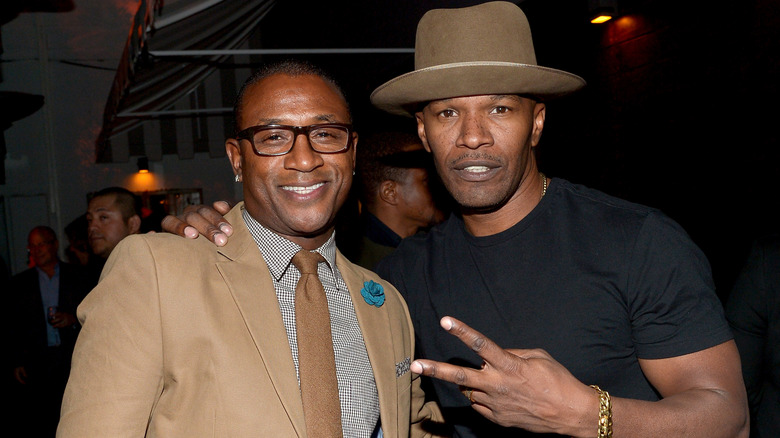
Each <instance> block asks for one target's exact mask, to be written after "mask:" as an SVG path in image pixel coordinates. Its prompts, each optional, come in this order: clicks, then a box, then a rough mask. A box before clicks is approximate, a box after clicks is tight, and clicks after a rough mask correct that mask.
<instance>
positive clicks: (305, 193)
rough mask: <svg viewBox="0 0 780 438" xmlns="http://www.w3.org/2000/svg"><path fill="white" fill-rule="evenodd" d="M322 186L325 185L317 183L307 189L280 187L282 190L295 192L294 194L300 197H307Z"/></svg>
mask: <svg viewBox="0 0 780 438" xmlns="http://www.w3.org/2000/svg"><path fill="white" fill-rule="evenodd" d="M323 185H325V183H317V184H314V185H313V186H309V187H297V186H284V187H282V189H284V190H289V191H291V192H295V193H298V194H300V195H307V194H309V193H311V192H313V191H315V190H317V189H318V188H320V187H322V186H323Z"/></svg>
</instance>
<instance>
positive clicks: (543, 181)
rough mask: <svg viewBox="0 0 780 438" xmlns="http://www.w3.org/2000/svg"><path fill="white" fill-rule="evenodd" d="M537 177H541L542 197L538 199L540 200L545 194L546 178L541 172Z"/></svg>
mask: <svg viewBox="0 0 780 438" xmlns="http://www.w3.org/2000/svg"><path fill="white" fill-rule="evenodd" d="M539 176H541V177H542V196H540V197H539V198H540V199H541V198H543V197H544V195H546V194H547V177H546V176H544V174H543V173H542V172H539Z"/></svg>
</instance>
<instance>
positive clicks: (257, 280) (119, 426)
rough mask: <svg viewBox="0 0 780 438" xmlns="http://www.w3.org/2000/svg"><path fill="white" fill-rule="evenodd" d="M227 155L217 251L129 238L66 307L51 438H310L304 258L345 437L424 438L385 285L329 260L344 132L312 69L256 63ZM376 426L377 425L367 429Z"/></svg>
mask: <svg viewBox="0 0 780 438" xmlns="http://www.w3.org/2000/svg"><path fill="white" fill-rule="evenodd" d="M235 116H236V126H237V127H238V130H239V133H238V134H237V135H236V138H232V139H228V140H227V142H226V151H227V154H228V157H229V159H230V162H231V166H232V168H233V170H234V173H235V175H236V182H243V185H244V202H241V203H239V204H238V205H237V206H236V207H235V208H233V209H232V211H231V212H230V213H229V214H228V216H227V218H228V220H230V222H231V223H232V224H234V232H233V236H232V237H231V239H230V242H229V243H228V244H227V245H225V246H224V247H219V248H218V247H215V246H214V245H213V244H212V243H211V242H210V241H209V240H207V239H206V238H204V237H201V238H198V239H196V240H189V239H181V238H179V237H177V236H174V235H170V234H152V235H134V236H129V237H128V238H126V239H124V240H123V241H122V242H121V243H120V244H119V245H118V246H117V247H116V248H115V249H114V251H113V252H112V254H111V256H110V258H109V260H108V262H107V264H106V267H105V270H104V272H103V276H102V279H101V282H100V283H99V284H98V286H97V287H96V288H95V289H94V290H93V292H92V293H91V294H90V295H89V296H88V297H87V298H86V299H85V300H84V302H83V304H82V305H81V306H80V307H79V311H78V316H79V320H80V321H81V322H82V324H83V330H82V332H81V335H80V337H79V340H78V343H77V346H76V351H75V353H74V360H73V370H72V372H71V375H70V380H69V382H68V387H67V389H66V393H65V397H64V401H63V409H62V416H61V420H60V425H59V429H58V434H57V435H58V436H59V437H76V436H78V437H84V436H89V437H98V436H110V437H124V436H127V437H140V436H148V437H185V436H186V437H197V436H209V437H224V436H231V437H259V436H262V437H274V438H277V437H306V436H309V437H311V436H312V435H315V434H316V435H317V436H321V434H320V433H319V431H317V432H316V433H309V432H307V430H306V429H307V425H306V420H307V418H305V416H304V409H303V402H302V398H301V389H300V387H299V380H298V372H299V366H298V365H299V357H298V346H299V345H300V342H298V340H297V339H296V335H295V331H296V330H295V327H296V323H295V320H294V319H295V312H294V310H295V307H294V306H293V304H292V300H293V299H294V295H295V292H294V289H295V285H296V282H297V280H298V278H300V273H299V271H298V269H297V268H296V266H295V265H293V264H292V263H291V260H292V259H293V255H295V254H296V252H298V251H300V250H301V249H303V250H307V251H312V252H317V253H319V254H321V255H322V256H323V258H324V259H325V261H324V262H322V261H321V262H320V263H319V265H318V273H319V278H320V279H321V280H322V283H323V287H324V290H325V294H326V296H327V301H328V308H329V313H330V321H331V322H330V325H331V329H332V332H333V335H332V339H333V344H334V348H333V350H334V354H335V362H336V375H337V380H338V397H339V399H340V407H341V411H340V412H341V423H342V424H341V426H342V429H343V435H344V436H348V437H356V436H365V437H371V436H376V435H377V434H378V433H379V432H380V431H381V433H382V434H383V436H384V437H406V436H408V435H409V434H410V426H411V429H412V432H411V434H412V435H413V436H424V435H426V433H425V432H424V431H423V430H422V429H423V426H424V423H425V420H428V419H432V420H436V421H438V420H440V413H439V411H438V408H437V407H436V406H435V405H431V404H425V401H424V394H423V393H422V390H421V389H420V385H419V380H418V376H416V375H414V376H413V375H412V373H410V372H409V364H410V363H411V360H413V359H414V358H413V357H412V356H413V351H414V341H413V340H414V334H413V329H412V324H411V321H410V318H409V314H408V310H407V308H406V304H405V303H404V301H403V299H402V298H401V297H400V295H399V294H398V292H397V291H396V289H395V288H394V287H393V286H391V285H390V284H389V283H387V282H385V281H383V280H381V279H380V278H379V277H378V276H377V275H375V274H374V273H372V272H370V271H368V270H365V269H363V268H360V267H358V266H357V265H354V264H352V263H350V262H349V261H348V260H346V259H345V258H344V257H343V256H342V255H341V254H340V253H339V251H338V250H337V249H336V247H335V243H334V234H333V229H334V219H335V217H336V212H337V211H338V209H339V207H340V206H341V205H342V204H343V203H344V201H345V199H346V197H347V192H348V190H349V187H350V184H351V182H352V174H353V170H354V159H355V146H356V143H357V134H356V133H354V132H353V131H352V128H351V125H350V122H351V117H350V114H349V110H348V107H347V104H346V101H345V99H344V96H343V93H342V92H341V91H340V89H339V88H338V87H337V85H336V84H335V82H334V81H332V80H331V79H329V78H328V77H327V76H325V75H324V74H323V73H322V72H321V71H319V70H318V69H316V67H313V66H310V65H308V64H303V63H298V62H285V63H280V64H275V65H271V66H267V67H266V68H264V69H262V70H261V71H259V72H257V73H256V74H255V75H253V77H251V78H250V79H249V80H248V81H247V82H246V83H245V85H244V87H243V88H242V90H241V92H240V93H239V96H238V100H237V103H236V111H235ZM380 427H381V429H380Z"/></svg>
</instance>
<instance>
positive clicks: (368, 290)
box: [360, 280, 385, 307]
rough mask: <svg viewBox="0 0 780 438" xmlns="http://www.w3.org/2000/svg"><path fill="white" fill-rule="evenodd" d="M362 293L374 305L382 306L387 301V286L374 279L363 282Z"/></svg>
mask: <svg viewBox="0 0 780 438" xmlns="http://www.w3.org/2000/svg"><path fill="white" fill-rule="evenodd" d="M360 294H361V295H363V299H364V300H366V302H367V303H368V304H370V305H372V306H376V307H382V304H384V303H385V288H383V287H382V285H381V284H379V283H376V282H374V280H368V281H366V282H365V283H363V288H362V289H360Z"/></svg>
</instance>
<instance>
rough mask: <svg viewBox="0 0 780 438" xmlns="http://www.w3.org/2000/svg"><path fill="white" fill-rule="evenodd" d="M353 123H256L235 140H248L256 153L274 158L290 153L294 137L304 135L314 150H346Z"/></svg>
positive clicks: (323, 151)
mask: <svg viewBox="0 0 780 438" xmlns="http://www.w3.org/2000/svg"><path fill="white" fill-rule="evenodd" d="M351 132H352V125H348V124H344V123H324V124H320V125H309V126H289V125H258V126H251V127H249V128H246V129H244V130H242V131H241V132H239V133H238V134H236V139H238V140H249V142H250V143H252V146H254V149H255V153H257V155H261V156H266V157H275V156H279V155H284V154H287V153H289V152H290V151H291V150H292V148H293V146H294V145H295V139H296V138H298V136H299V135H301V134H305V135H306V137H307V138H308V139H309V144H310V145H311V148H312V149H313V150H314V151H315V152H319V153H321V154H335V153H338V152H343V151H345V150H347V149H349V144H350V143H351V140H352V135H351Z"/></svg>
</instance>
